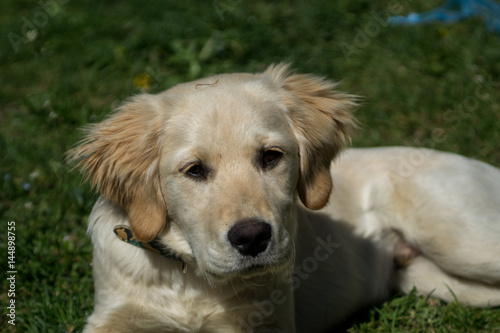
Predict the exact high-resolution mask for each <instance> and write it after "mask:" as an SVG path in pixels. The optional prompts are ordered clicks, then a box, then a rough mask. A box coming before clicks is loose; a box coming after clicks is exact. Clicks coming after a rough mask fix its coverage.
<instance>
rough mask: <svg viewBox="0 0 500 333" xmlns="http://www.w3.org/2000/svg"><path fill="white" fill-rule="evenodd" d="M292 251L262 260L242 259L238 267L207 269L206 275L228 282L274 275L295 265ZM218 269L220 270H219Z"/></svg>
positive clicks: (217, 280) (215, 280)
mask: <svg viewBox="0 0 500 333" xmlns="http://www.w3.org/2000/svg"><path fill="white" fill-rule="evenodd" d="M293 260H294V257H293V254H292V251H290V252H288V253H286V255H283V256H281V257H280V258H265V259H262V260H248V261H246V260H242V262H240V263H239V264H238V265H236V266H237V267H232V268H225V269H217V270H210V269H209V270H206V271H205V272H206V275H207V277H209V278H210V279H211V280H212V281H214V282H227V281H230V280H233V279H241V280H253V279H266V278H267V277H273V276H276V275H277V274H279V273H280V272H284V271H287V270H291V269H292V266H293ZM217 271H218V272H217Z"/></svg>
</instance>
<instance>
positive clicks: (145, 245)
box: [113, 225, 187, 273]
mask: <svg viewBox="0 0 500 333" xmlns="http://www.w3.org/2000/svg"><path fill="white" fill-rule="evenodd" d="M113 231H114V232H115V234H116V236H117V237H118V239H120V240H122V241H124V242H125V243H128V244H131V245H134V246H137V247H140V248H141V249H145V250H149V251H153V252H154V253H156V254H159V255H161V256H163V257H166V258H169V259H174V260H177V261H180V262H182V273H186V271H187V266H186V263H185V262H184V260H182V258H181V257H180V256H179V255H178V254H177V253H175V252H174V251H173V250H172V249H169V248H168V247H166V246H165V245H163V244H162V243H161V241H160V239H159V238H155V239H153V240H152V241H151V242H142V241H140V240H138V239H137V238H136V237H135V235H134V232H133V231H132V229H130V227H129V226H126V225H117V226H115V227H114V228H113Z"/></svg>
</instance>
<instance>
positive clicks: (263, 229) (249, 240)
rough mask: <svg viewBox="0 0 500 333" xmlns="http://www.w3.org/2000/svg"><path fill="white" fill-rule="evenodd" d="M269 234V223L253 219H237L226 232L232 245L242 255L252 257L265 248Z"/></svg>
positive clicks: (269, 237)
mask: <svg viewBox="0 0 500 333" xmlns="http://www.w3.org/2000/svg"><path fill="white" fill-rule="evenodd" d="M271 236H272V229H271V225H270V224H269V223H267V222H262V221H259V220H255V219H250V220H244V221H239V222H237V223H236V224H235V225H234V226H233V227H232V228H231V229H230V230H229V232H228V233H227V238H228V239H229V242H230V243H231V245H232V246H234V247H235V248H237V249H238V251H240V253H241V254H242V255H244V256H252V257H255V256H257V255H258V254H259V253H261V252H264V251H265V250H266V249H267V245H268V244H269V241H270V240H271Z"/></svg>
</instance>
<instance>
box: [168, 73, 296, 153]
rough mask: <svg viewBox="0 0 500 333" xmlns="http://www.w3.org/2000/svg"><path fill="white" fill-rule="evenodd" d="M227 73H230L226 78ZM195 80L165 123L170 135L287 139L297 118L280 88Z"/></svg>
mask: <svg viewBox="0 0 500 333" xmlns="http://www.w3.org/2000/svg"><path fill="white" fill-rule="evenodd" d="M226 78H229V79H227V80H226ZM201 82H207V83H206V84H207V85H206V86H205V85H203V86H199V84H205V83H196V82H194V83H191V84H190V85H188V86H185V87H183V89H182V90H183V93H179V90H177V91H176V92H177V94H175V96H173V97H171V98H173V99H175V106H174V108H175V110H173V112H172V114H171V117H170V119H169V120H168V122H167V124H166V128H165V133H166V135H168V136H169V137H171V138H172V137H175V138H176V141H177V140H179V139H180V140H183V141H184V144H185V143H192V144H193V145H194V144H196V145H200V144H201V143H206V144H212V145H226V144H227V143H228V142H232V143H234V145H240V146H242V145H247V146H248V145H251V144H259V142H265V141H286V140H289V139H290V138H289V137H290V136H292V130H291V128H292V127H291V120H290V119H289V117H288V116H287V112H288V111H287V110H286V108H285V107H284V106H283V103H281V96H280V94H279V90H278V89H273V87H272V86H270V85H269V83H268V82H265V81H263V80H249V79H241V80H238V79H234V78H232V77H231V76H227V77H225V76H222V77H220V78H218V77H214V78H211V79H209V80H203V81H201Z"/></svg>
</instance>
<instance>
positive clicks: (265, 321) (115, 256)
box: [70, 64, 500, 333]
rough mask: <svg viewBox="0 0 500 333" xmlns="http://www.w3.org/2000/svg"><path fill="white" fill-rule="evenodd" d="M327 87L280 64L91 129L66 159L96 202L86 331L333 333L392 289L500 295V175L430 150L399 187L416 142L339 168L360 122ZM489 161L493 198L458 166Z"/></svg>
mask: <svg viewBox="0 0 500 333" xmlns="http://www.w3.org/2000/svg"><path fill="white" fill-rule="evenodd" d="M334 87H335V85H334V84H333V83H331V82H328V81H326V80H324V79H321V78H318V77H315V76H311V75H299V74H294V73H292V72H291V71H290V70H289V68H288V66H287V65H283V64H281V65H277V66H271V67H269V68H268V69H267V70H266V71H265V72H263V73H260V74H255V75H253V74H224V75H217V76H213V77H209V78H205V79H201V80H197V81H194V82H189V83H184V84H180V85H178V86H175V87H173V88H171V89H169V90H167V91H166V92H163V93H161V94H158V95H148V94H143V95H139V96H136V97H134V98H133V99H131V100H130V101H129V102H127V103H125V104H124V105H123V106H122V107H120V108H119V109H118V110H117V111H116V112H115V113H114V114H112V115H111V116H110V117H109V118H108V119H107V120H105V121H103V122H101V123H99V124H95V125H91V126H89V127H88V129H87V136H86V137H85V139H84V140H83V141H82V142H81V144H80V145H79V146H78V147H76V148H75V149H73V150H72V151H71V152H70V156H71V159H72V160H74V161H77V162H78V167H79V168H80V169H81V170H82V171H83V173H84V174H85V175H86V177H87V179H89V180H90V182H91V183H92V185H93V186H94V187H95V188H96V189H97V190H98V191H99V192H100V193H101V194H102V196H101V198H99V200H98V202H97V203H96V204H95V206H94V209H93V211H92V213H91V216H90V222H89V229H88V232H89V234H90V236H91V238H92V242H93V245H94V256H93V274H94V280H95V309H94V312H93V314H92V315H91V316H90V317H89V319H88V324H87V326H86V327H85V332H214V333H215V332H217V333H221V332H295V331H299V332H323V331H325V330H327V329H328V328H329V327H331V326H332V325H335V324H336V323H338V322H339V321H341V320H343V319H345V318H346V317H347V316H348V315H350V314H352V313H353V312H354V311H356V310H357V309H359V308H361V307H363V306H366V305H369V304H372V303H375V302H379V301H381V300H384V299H386V298H387V297H388V296H389V294H390V292H391V289H392V288H393V287H399V288H400V289H402V290H408V289H409V288H411V287H412V286H416V287H418V288H422V292H423V293H429V292H431V291H432V290H434V289H431V288H441V287H442V286H447V285H449V286H450V288H453V287H454V286H457V287H461V288H462V289H460V291H459V292H458V293H456V295H457V297H458V299H459V300H463V301H464V302H466V303H469V302H470V303H471V304H472V305H487V304H488V302H492V303H495V302H498V301H499V300H500V297H499V296H498V293H499V292H498V276H499V274H498V269H497V268H496V267H498V261H497V260H496V259H493V257H494V256H495V253H499V251H498V250H499V249H498V244H493V243H494V242H493V239H495V237H496V236H495V235H499V232H498V230H499V227H498V223H496V224H495V222H498V221H496V220H494V218H493V217H494V216H495V214H496V218H498V216H499V214H498V211H499V208H498V207H499V206H500V204H499V202H498V200H499V199H498V198H500V196H499V195H497V194H498V192H499V191H500V190H499V188H500V186H499V179H500V175H499V174H498V170H496V169H493V168H492V167H488V166H484V167H480V166H482V165H483V164H477V165H479V166H476V164H474V163H479V162H471V160H466V159H460V158H458V157H456V159H460V161H462V162H457V163H458V166H457V165H455V160H454V158H455V157H454V158H451V159H449V160H448V159H447V158H443V159H442V160H443V161H442V163H441V164H439V163H438V162H435V158H434V156H437V157H439V158H436V159H438V160H439V159H440V156H441V155H440V154H439V153H429V156H428V158H427V160H426V162H425V163H423V164H422V165H419V166H418V168H416V171H415V172H414V173H412V174H411V175H409V176H408V178H405V177H402V179H400V178H401V177H398V176H400V174H397V173H396V174H394V172H393V170H394V169H393V168H394V167H395V164H394V163H391V161H393V160H397V159H398V158H399V157H398V156H403V157H404V156H406V155H408V154H410V153H411V151H407V150H405V149H400V150H392V149H386V150H380V151H377V150H373V151H371V150H367V151H361V150H359V151H358V150H350V151H349V152H347V153H345V154H344V155H342V157H341V159H340V161H339V163H337V164H334V166H333V169H332V170H330V168H331V161H332V159H334V157H335V156H336V155H337V154H338V153H339V151H340V150H341V149H342V148H343V146H344V143H345V141H346V139H347V137H348V135H349V132H350V130H351V129H352V128H353V127H354V126H355V125H354V124H355V122H354V120H353V117H352V115H351V112H352V110H353V108H354V107H355V105H356V103H355V97H353V96H351V95H347V94H343V93H340V92H336V91H334V90H333V89H334ZM385 154H387V157H386V156H385ZM405 154H406V155H405ZM433 154H434V155H433ZM446 156H448V155H446ZM358 159H359V161H358ZM469 165H474V166H472V167H470V168H469ZM434 166H436V169H437V171H432V168H433V167H434ZM455 167H458V171H457V175H456V176H455V177H452V178H451V179H450V181H445V180H442V179H441V175H440V174H441V173H445V174H446V176H448V175H449V172H447V171H443V170H442V171H439V169H440V168H445V169H447V168H452V169H454V168H455ZM481 168H484V169H488V168H490V169H488V170H489V171H488V172H484V173H483V174H482V176H478V177H484V178H485V179H487V178H488V177H492V178H494V180H492V181H490V182H489V183H488V184H489V186H490V188H488V189H486V190H484V189H482V183H478V184H477V185H474V183H475V179H471V180H469V181H467V180H466V179H465V180H464V179H462V178H463V177H462V176H460V174H462V172H466V171H467V172H468V171H471V172H472V173H474V172H476V171H482V169H481ZM417 169H418V170H417ZM396 171H398V170H397V169H396ZM331 172H333V176H334V181H335V186H334V187H333V186H332V177H331ZM418 175H421V176H422V177H423V178H425V177H426V175H429V177H430V179H429V180H427V181H423V180H421V179H420V178H419V176H418ZM413 177H416V178H415V180H414V181H413V180H411V179H413ZM424 183H425V184H427V185H428V188H423V187H421V185H423V184H424ZM471 183H472V184H471ZM457 187H458V188H459V191H456V190H455V189H456V188H457ZM332 188H334V195H333V197H332V199H331V200H329V197H330V193H331V192H332ZM469 188H470V189H469ZM428 190H430V193H427V191H428ZM469 194H470V196H471V197H477V199H473V200H471V201H470V206H463V210H461V209H460V208H461V206H460V202H459V201H455V200H466V201H467V200H469V199H470V198H468V196H469ZM455 195H458V197H455ZM490 196H491V197H490ZM495 200H496V201H495ZM328 203H329V204H328ZM327 204H328V205H327ZM475 204H477V207H476V206H475ZM304 206H305V207H304ZM325 206H326V208H325V210H324V211H320V212H313V211H311V210H317V209H320V208H323V207H325ZM442 207H444V208H442ZM450 207H454V209H455V210H454V211H453V210H452V209H451V208H450ZM469 208H470V210H469ZM447 213H449V214H450V215H446V214H447ZM445 217H446V218H445ZM478 229H479V230H478ZM496 239H498V237H496ZM488 242H491V246H489V245H488V247H486V248H484V249H483V248H482V247H481V246H487V245H485V244H489V243H488ZM461 245H463V247H461ZM471 246H472V248H471ZM468 251H469V252H468ZM476 256H477V257H476ZM476 258H480V260H476ZM495 265H496V266H495ZM485 267H486V268H485ZM478 274H479V275H478ZM481 288H483V289H481ZM445 289H446V288H444V289H443V290H440V291H439V293H438V294H437V296H439V297H442V298H444V299H446V300H450V298H449V294H448V293H447V289H446V290H445ZM477 290H483V291H484V292H485V293H483V294H481V295H480V296H478V297H477V298H476V300H473V298H471V297H472V296H471V297H468V296H467V295H470V294H471V293H472V292H473V291H477ZM488 291H489V293H488ZM462 296H463V297H462Z"/></svg>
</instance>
